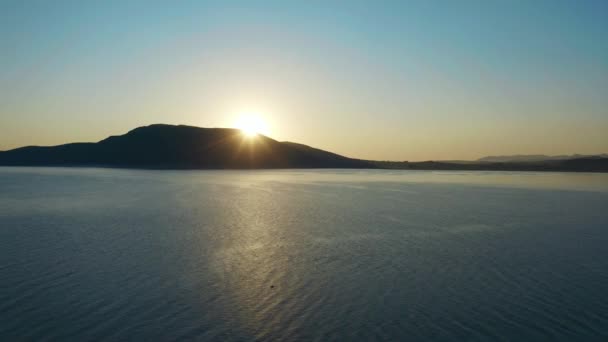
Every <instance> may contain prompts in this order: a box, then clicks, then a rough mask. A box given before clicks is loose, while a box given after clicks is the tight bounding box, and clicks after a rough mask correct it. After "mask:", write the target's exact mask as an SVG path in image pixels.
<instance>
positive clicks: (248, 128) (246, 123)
mask: <svg viewBox="0 0 608 342" xmlns="http://www.w3.org/2000/svg"><path fill="white" fill-rule="evenodd" d="M235 126H236V128H238V129H240V130H241V131H242V132H243V134H245V135H246V136H248V137H255V136H257V135H258V134H268V125H267V124H266V122H265V121H264V119H262V118H261V117H260V116H259V115H257V114H243V115H241V116H240V117H239V118H238V119H237V121H236V124H235Z"/></svg>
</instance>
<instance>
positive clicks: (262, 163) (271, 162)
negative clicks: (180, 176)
mask: <svg viewBox="0 0 608 342" xmlns="http://www.w3.org/2000/svg"><path fill="white" fill-rule="evenodd" d="M0 165H32V166H33V165H36V166H37V165H64V166H83V165H90V166H93V165H96V166H117V167H144V168H198V169H248V168H370V167H374V166H373V165H372V164H371V163H370V162H367V161H362V160H357V159H351V158H347V157H344V156H340V155H337V154H334V153H330V152H326V151H323V150H319V149H315V148H312V147H309V146H306V145H301V144H295V143H290V142H278V141H276V140H273V139H270V138H268V137H266V136H262V135H259V136H257V137H255V138H247V137H245V136H244V135H243V134H242V133H241V131H239V130H236V129H229V128H199V127H192V126H172V125H151V126H146V127H139V128H136V129H134V130H132V131H130V132H128V133H127V134H125V135H120V136H111V137H109V138H107V139H104V140H102V141H100V142H97V143H74V144H66V145H60V146H52V147H39V146H28V147H22V148H18V149H14V150H10V151H6V152H0Z"/></svg>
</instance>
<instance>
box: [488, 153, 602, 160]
mask: <svg viewBox="0 0 608 342" xmlns="http://www.w3.org/2000/svg"><path fill="white" fill-rule="evenodd" d="M594 157H599V158H608V154H597V155H584V154H571V155H559V156H547V155H544V154H516V155H511V156H488V157H483V158H479V159H477V161H478V162H529V161H543V160H567V159H581V158H594Z"/></svg>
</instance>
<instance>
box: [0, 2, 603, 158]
mask: <svg viewBox="0 0 608 342" xmlns="http://www.w3.org/2000/svg"><path fill="white" fill-rule="evenodd" d="M606 13H608V3H607V2H605V1H581V2H575V1H536V2H520V3H514V2H507V1H505V2H474V1H464V2H458V3H456V2H454V3H451V4H445V3H440V2H434V1H412V2H407V3H406V2H372V1H369V2H346V3H334V4H327V3H323V2H314V1H313V2H307V3H305V4H304V3H301V4H295V3H286V2H278V1H277V2H274V1H266V2H249V1H248V2H232V3H230V4H227V3H226V2H206V1H201V2H189V1H187V2H180V3H179V4H177V5H175V4H170V3H160V2H144V1H129V2H123V1H104V2H101V1H100V2H86V3H84V2H82V3H80V2H68V1H56V2H36V1H23V2H3V3H1V4H0V41H1V42H2V45H3V53H2V54H0V150H6V149H11V148H15V147H19V146H24V145H32V144H34V145H57V144H62V143H67V142H74V141H98V140H101V139H103V138H105V137H107V136H109V135H115V134H123V133H125V132H127V131H129V130H130V129H133V128H135V127H138V126H144V125H148V124H152V123H168V124H185V125H193V126H200V127H238V126H240V125H242V124H243V122H245V125H246V126H247V127H251V128H252V130H255V131H261V132H263V133H264V134H267V135H268V136H270V137H272V138H274V139H277V140H280V141H283V140H289V141H294V142H298V143H303V144H307V145H311V146H314V147H318V148H322V149H325V150H329V151H332V152H336V153H339V154H342V155H347V156H350V157H355V158H363V159H375V160H441V159H444V160H445V159H463V160H466V159H469V160H471V159H477V158H479V157H483V156H488V155H514V154H547V155H560V154H572V153H581V154H599V153H606V152H608V134H606V133H605V132H607V131H608V96H606V94H608V39H607V38H606V37H608V20H606ZM248 118H255V120H251V119H248ZM247 127H245V128H247Z"/></svg>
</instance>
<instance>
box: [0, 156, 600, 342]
mask: <svg viewBox="0 0 608 342" xmlns="http://www.w3.org/2000/svg"><path fill="white" fill-rule="evenodd" d="M607 209H608V174H587V173H581V174H574V173H530V172H521V173H509V172H431V171H378V170H364V171H363V170H307V171H301V170H297V171H291V170H273V171H145V170H117V169H83V168H0V340H2V341H10V340H37V341H38V340H60V341H66V340H76V341H83V340H110V341H122V340H128V339H131V340H141V341H143V340H220V341H253V340H290V341H298V340H302V341H310V340H319V341H332V340H334V341H344V340H380V341H383V340H384V341H395V340H404V339H410V340H415V339H420V340H429V339H434V340H448V341H450V340H452V341H462V340H524V339H527V340H530V339H535V340H577V339H583V340H602V339H604V340H605V339H606V338H608V296H607V295H606V293H608V249H607V248H606V246H607V245H608V210H607Z"/></svg>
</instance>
